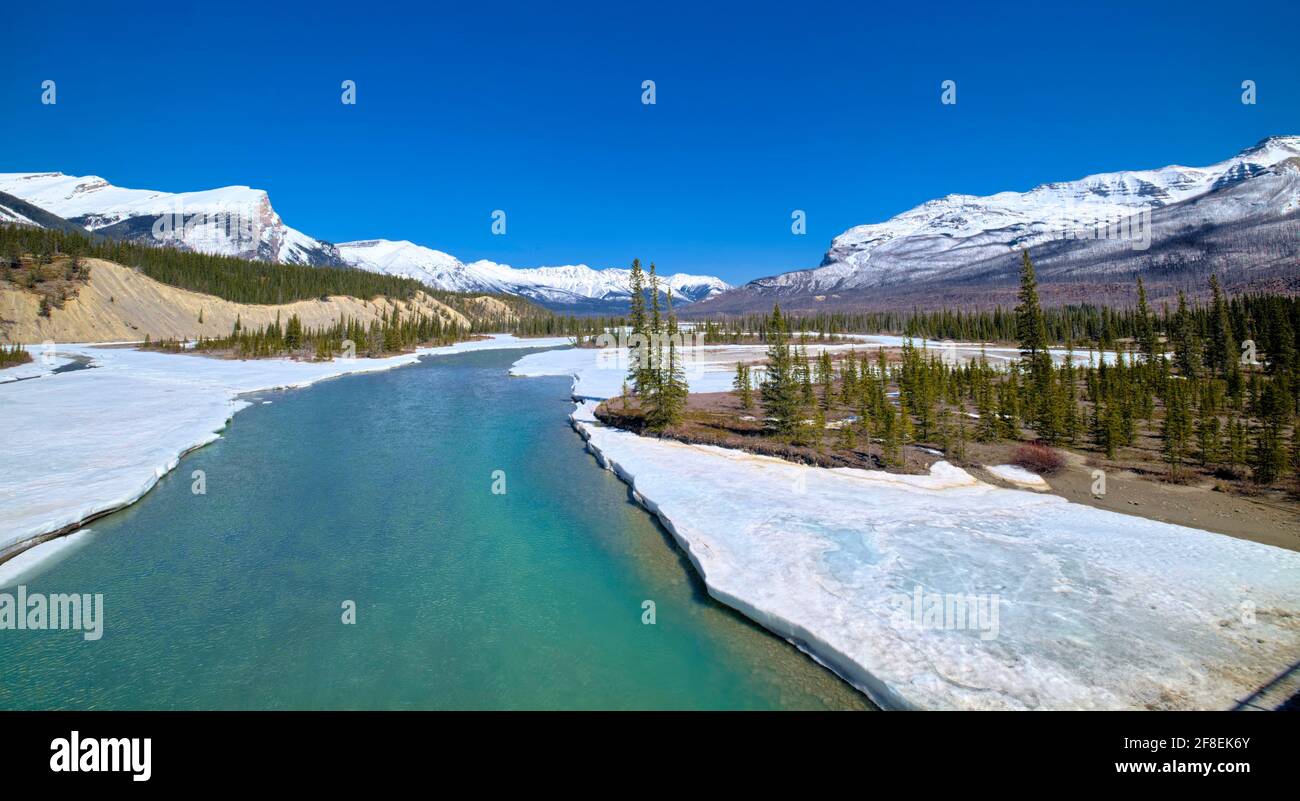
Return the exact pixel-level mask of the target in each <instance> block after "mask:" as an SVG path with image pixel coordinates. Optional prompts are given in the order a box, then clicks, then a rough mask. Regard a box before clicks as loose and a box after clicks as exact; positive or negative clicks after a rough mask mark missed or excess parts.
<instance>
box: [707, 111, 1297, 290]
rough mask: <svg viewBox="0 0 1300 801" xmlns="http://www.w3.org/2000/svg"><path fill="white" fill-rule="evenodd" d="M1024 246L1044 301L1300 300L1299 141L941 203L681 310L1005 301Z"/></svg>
mask: <svg viewBox="0 0 1300 801" xmlns="http://www.w3.org/2000/svg"><path fill="white" fill-rule="evenodd" d="M1025 248H1029V249H1030V254H1031V256H1032V257H1033V259H1034V263H1035V265H1036V267H1037V272H1038V276H1039V280H1040V281H1041V282H1042V283H1043V284H1044V287H1043V292H1044V296H1045V298H1046V299H1047V300H1048V301H1049V302H1079V301H1103V300H1110V301H1114V300H1116V296H1122V297H1124V298H1128V297H1129V296H1130V294H1131V292H1132V286H1133V283H1134V276H1135V275H1138V274H1141V275H1143V276H1144V280H1145V281H1146V282H1147V283H1148V285H1149V286H1151V287H1152V288H1153V290H1154V294H1155V295H1156V296H1157V297H1160V296H1167V295H1169V294H1172V293H1173V292H1174V291H1176V290H1177V289H1180V288H1187V289H1190V290H1193V291H1195V292H1197V293H1200V292H1201V291H1203V288H1204V285H1205V280H1206V279H1207V278H1208V276H1209V274H1210V273H1211V272H1218V273H1219V276H1220V278H1221V279H1222V280H1224V282H1225V284H1226V285H1228V286H1229V287H1231V288H1234V289H1238V290H1240V289H1249V288H1261V289H1262V288H1269V289H1275V290H1282V291H1292V292H1294V291H1298V290H1300V137H1297V136H1277V137H1272V138H1269V139H1265V140H1263V141H1262V142H1260V143H1259V144H1257V145H1255V146H1254V147H1250V148H1247V149H1246V150H1243V151H1241V152H1240V153H1239V154H1237V155H1236V156H1233V157H1232V158H1230V159H1227V160H1226V161H1222V162H1219V163H1218V164H1213V165H1211V166H1209V167H1179V166H1170V167H1162V168H1159V169H1154V170H1140V171H1131V172H1114V173H1103V174H1100V175H1090V176H1088V177H1086V178H1081V179H1079V180H1076V181H1066V182H1061V183H1049V184H1043V185H1042V186H1038V187H1035V188H1033V189H1031V190H1029V191H1027V192H1000V193H998V194H996V195H990V196H988V197H976V196H974V195H947V196H945V197H942V198H939V199H937V200H931V201H928V202H926V203H922V204H921V205H920V206H917V207H916V208H913V209H911V210H909V211H905V212H903V213H902V214H899V215H898V216H896V217H892V218H890V219H888V220H886V221H885V222H882V223H873V224H869V225H859V226H855V227H853V228H850V229H849V230H847V231H845V232H844V233H842V234H840V235H839V236H837V237H835V239H834V240H833V241H832V242H831V246H830V249H829V250H827V252H826V255H825V257H824V258H823V259H822V263H821V265H820V266H818V267H816V268H814V269H809V270H797V271H794V272H788V273H782V274H781V275H776V276H772V277H769V278H759V279H757V280H754V281H751V282H749V283H748V284H745V285H744V286H740V287H737V288H736V289H733V290H731V291H729V292H725V293H721V294H719V295H717V296H716V297H713V298H711V299H709V300H707V301H706V302H704V303H700V304H697V305H696V306H693V307H692V308H691V309H690V310H689V312H688V313H689V314H691V315H706V314H714V313H736V312H747V311H757V310H763V309H770V308H771V307H772V304H773V303H774V302H778V301H779V302H781V303H782V304H783V305H784V306H785V307H788V308H790V309H794V310H800V311H818V310H843V309H849V308H890V307H893V308H911V307H913V306H915V307H919V308H936V307H942V306H947V307H960V306H962V305H964V304H970V303H978V304H989V305H991V304H994V303H1003V304H1005V303H1007V302H1008V301H1010V302H1012V303H1014V298H1013V297H1012V295H1013V292H1014V286H1015V280H1016V276H1017V271H1018V268H1019V251H1020V250H1023V249H1025Z"/></svg>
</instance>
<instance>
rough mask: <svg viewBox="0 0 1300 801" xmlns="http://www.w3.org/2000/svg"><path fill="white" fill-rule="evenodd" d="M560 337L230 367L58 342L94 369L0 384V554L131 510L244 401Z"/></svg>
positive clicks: (214, 433) (501, 339)
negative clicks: (246, 396)
mask: <svg viewBox="0 0 1300 801" xmlns="http://www.w3.org/2000/svg"><path fill="white" fill-rule="evenodd" d="M566 342H567V340H565V339H560V338H551V339H545V340H518V339H515V338H513V337H495V338H493V339H490V340H480V341H475V342H465V343H460V344H457V345H452V346H450V347H444V348H425V349H422V350H420V351H418V352H417V353H416V354H410V355H402V356H393V357H390V358H385V359H337V360H335V361H332V362H295V361H291V360H288V359H262V360H252V361H237V360H229V359H212V358H206V357H203V356H193V355H178V354H169V353H155V352H143V351H137V350H133V349H125V348H105V347H95V346H85V345H60V346H59V351H60V353H61V354H62V353H64V352H68V353H72V354H79V355H84V356H88V357H90V358H91V359H92V360H93V364H94V367H93V369H87V370H76V371H71V372H65V373H59V374H55V375H47V376H44V377H42V378H40V379H38V380H28V381H15V382H11V383H7V384H2V385H0V456H2V457H3V458H0V549H4V548H6V547H8V546H10V545H13V544H15V543H19V542H22V541H24V540H27V539H29V538H31V537H34V536H38V535H40V534H44V533H46V532H50V531H56V530H59V529H61V528H64V527H66V526H70V525H74V524H76V523H78V522H80V521H82V520H85V519H86V518H88V517H92V516H94V515H96V514H99V513H101V512H104V511H106V510H111V509H116V508H119V507H121V506H125V505H128V504H130V503H132V502H134V501H135V500H137V499H138V498H140V497H141V496H142V495H144V493H146V492H148V490H149V489H150V488H151V487H152V486H153V485H154V484H155V483H156V482H157V480H158V479H159V477H161V476H162V475H164V474H165V473H166V472H167V471H169V470H171V469H172V468H173V467H175V466H176V464H177V462H178V460H179V459H180V457H181V456H182V455H183V454H184V453H185V452H186V451H189V450H192V449H193V448H196V447H199V446H201V445H204V444H206V443H208V442H211V441H212V440H214V439H216V438H217V437H218V436H219V435H218V433H217V432H218V431H220V430H221V429H222V428H223V427H224V426H225V424H226V422H227V421H228V420H229V419H230V418H231V416H232V415H234V413H235V412H237V411H239V410H240V409H242V408H244V407H245V406H247V405H248V402H247V401H244V400H241V399H239V397H238V396H239V395H241V394H243V393H247V392H254V391H259V390H266V389H275V388H281V387H302V386H307V385H309V384H312V383H314V382H316V381H320V380H322V379H326V378H333V377H335V376H340V375H345V374H348V373H358V372H371V371H375V370H387V369H391V368H393V367H399V366H402V365H406V364H412V363H414V362H416V361H417V357H418V356H424V355H429V356H439V355H445V354H450V353H459V352H464V351H471V350H482V349H487V348H511V347H549V346H555V345H563V344H566Z"/></svg>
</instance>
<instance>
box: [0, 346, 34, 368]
mask: <svg viewBox="0 0 1300 801" xmlns="http://www.w3.org/2000/svg"><path fill="white" fill-rule="evenodd" d="M31 360H32V355H31V354H30V353H28V352H27V350H26V349H25V348H23V346H22V345H12V346H5V345H0V367H13V366H15V365H19V364H27V363H28V362H30V361H31Z"/></svg>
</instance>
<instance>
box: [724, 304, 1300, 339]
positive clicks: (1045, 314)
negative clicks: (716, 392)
mask: <svg viewBox="0 0 1300 801" xmlns="http://www.w3.org/2000/svg"><path fill="white" fill-rule="evenodd" d="M1177 313H1178V312H1177V309H1176V308H1170V307H1169V306H1168V305H1164V306H1162V307H1161V308H1160V309H1159V310H1147V312H1146V314H1145V317H1144V316H1143V313H1142V312H1141V311H1139V310H1138V309H1137V308H1132V309H1112V308H1109V307H1103V306H1094V305H1089V304H1084V305H1076V306H1062V307H1056V308H1051V309H1043V310H1042V321H1043V331H1044V334H1045V336H1046V337H1047V340H1048V342H1049V343H1051V344H1053V345H1063V344H1064V343H1066V342H1090V343H1096V344H1097V345H1098V346H1099V347H1101V348H1103V349H1106V350H1111V349H1113V348H1114V347H1116V343H1119V342H1121V341H1122V340H1128V339H1134V338H1136V337H1137V336H1138V335H1139V334H1140V333H1141V332H1142V331H1144V330H1146V328H1148V327H1149V328H1150V330H1151V331H1152V332H1154V333H1155V334H1156V335H1157V336H1168V335H1169V333H1170V332H1171V331H1172V330H1173V327H1174V325H1175V318H1176V315H1177ZM1223 313H1224V314H1226V315H1227V319H1228V322H1229V323H1230V324H1231V326H1232V329H1233V330H1234V331H1235V332H1236V333H1237V336H1238V340H1239V341H1243V340H1245V339H1252V338H1253V339H1254V341H1255V342H1257V343H1263V342H1270V344H1272V343H1274V342H1275V340H1276V339H1277V336H1278V335H1275V334H1274V332H1276V331H1280V328H1279V321H1280V320H1281V319H1285V318H1289V319H1290V320H1291V324H1292V328H1293V329H1294V324H1295V321H1296V320H1297V319H1300V298H1294V297H1285V296H1280V295H1266V294H1251V295H1242V296H1239V297H1234V298H1232V299H1231V300H1229V301H1227V302H1226V307H1225V308H1224V310H1223ZM1186 314H1188V315H1190V325H1191V326H1192V328H1193V331H1194V332H1195V333H1196V334H1197V335H1198V336H1201V337H1203V338H1206V339H1209V338H1210V337H1211V335H1212V332H1213V331H1214V330H1215V326H1216V324H1217V323H1216V322H1215V320H1214V319H1213V314H1214V311H1213V309H1212V308H1211V305H1210V304H1202V305H1193V306H1191V307H1190V308H1188V309H1187V310H1186ZM784 323H785V327H786V330H787V332H788V333H790V334H792V335H796V336H798V337H799V338H800V339H807V338H814V339H825V338H828V337H829V336H830V335H836V334H847V333H857V334H895V335H899V336H909V337H912V338H913V339H928V340H943V339H951V340H956V341H963V342H1013V341H1016V340H1017V338H1018V336H1019V332H1018V325H1019V323H1018V319H1017V316H1016V313H1015V312H1014V311H1013V310H1008V309H1003V308H1001V307H999V308H995V309H990V310H976V311H963V310H959V309H957V310H953V309H946V310H943V311H928V312H921V311H912V312H863V313H858V314H854V313H841V312H836V313H827V314H817V315H802V316H801V315H787V316H786V317H785V318H784ZM772 324H773V321H772V316H771V315H770V314H750V315H744V316H739V317H729V318H727V319H726V320H722V321H706V322H701V323H700V324H699V327H700V328H701V329H702V330H704V332H705V341H706V342H710V343H725V342H737V341H742V340H743V339H744V338H745V337H746V336H753V335H757V336H758V337H759V338H760V339H764V338H765V337H766V334H767V332H768V331H769V330H771V327H772Z"/></svg>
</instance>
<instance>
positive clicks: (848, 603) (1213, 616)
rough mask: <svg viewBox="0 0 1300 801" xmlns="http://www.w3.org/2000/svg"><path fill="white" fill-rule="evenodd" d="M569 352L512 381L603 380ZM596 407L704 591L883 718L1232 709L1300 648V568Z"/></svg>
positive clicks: (1266, 551)
mask: <svg viewBox="0 0 1300 801" xmlns="http://www.w3.org/2000/svg"><path fill="white" fill-rule="evenodd" d="M573 353H574V352H573V351H566V352H556V353H552V354H532V355H530V356H527V357H525V358H523V359H521V360H520V361H519V362H517V363H516V364H515V366H514V368H512V372H514V373H515V374H519V375H527V374H534V373H536V374H543V375H554V374H571V375H575V376H576V379H577V380H576V386H579V387H581V386H584V385H585V386H587V387H592V386H600V385H601V383H605V384H608V376H606V377H605V378H603V379H602V378H600V377H599V376H597V377H596V378H594V379H592V378H591V377H590V376H588V375H584V373H585V372H586V371H587V370H595V369H596V368H595V366H594V357H591V358H592V361H591V362H590V363H589V364H588V365H587V366H586V367H584V366H582V365H581V364H577V363H576V362H575V359H577V358H578V357H576V356H574V355H572V354H573ZM734 360H735V359H734V358H732V359H727V358H719V359H718V360H717V361H718V363H719V364H725V363H728V362H731V361H734ZM600 372H605V371H600ZM718 372H721V371H718ZM724 374H725V373H724ZM711 380H716V379H711V378H705V379H704V380H703V381H702V384H704V385H708V383H707V382H708V381H711ZM584 381H585V382H586V383H585V384H584ZM620 383H621V381H620ZM692 387H693V388H695V389H697V391H698V387H696V385H695V383H694V382H692ZM578 394H585V393H582V392H579V393H578ZM594 405H595V404H594V403H590V402H588V403H584V404H583V405H582V406H581V407H580V409H579V410H578V412H576V413H575V414H574V424H575V427H577V428H578V429H579V430H580V431H581V433H582V434H583V436H584V437H585V438H586V439H587V442H588V448H589V450H591V451H592V453H593V454H595V455H596V457H597V458H598V459H599V460H600V462H601V463H602V464H604V465H605V466H607V467H609V468H610V469H612V470H614V471H615V472H616V473H618V475H620V476H621V477H622V478H623V479H624V480H625V481H626V482H627V483H628V484H629V485H631V487H632V492H633V494H634V496H635V497H636V498H637V499H638V500H639V501H640V502H641V503H643V504H644V505H645V506H646V507H647V508H648V509H650V510H651V511H652V512H653V513H655V514H657V515H658V516H659V518H660V519H661V520H662V521H663V523H664V525H665V526H666V527H667V528H668V529H669V530H670V531H671V532H672V533H673V535H674V536H675V537H676V538H677V541H678V542H679V543H680V545H681V547H682V548H683V549H684V550H685V552H686V553H687V554H688V556H689V558H690V559H691V561H692V563H693V564H694V565H695V566H696V568H697V570H698V571H699V573H700V575H701V576H702V577H703V579H704V582H705V584H706V585H707V586H708V589H709V592H710V594H711V595H713V596H714V597H715V598H718V599H719V600H720V601H722V602H723V603H726V604H728V605H730V606H732V607H734V608H736V609H738V610H739V611H741V612H743V613H744V614H746V615H748V616H749V617H751V618H753V619H754V620H756V621H757V622H759V623H761V624H762V625H763V626H765V627H767V628H768V629H770V630H772V631H773V632H775V633H777V634H779V635H781V636H783V637H786V638H787V639H790V640H791V641H793V642H795V643H796V644H797V645H799V646H800V647H801V648H803V649H804V650H806V651H808V652H809V653H810V654H812V655H813V656H814V657H816V658H817V659H818V660H820V661H822V662H823V663H825V664H827V665H829V666H830V667H832V668H833V669H834V670H835V671H836V672H838V673H839V674H840V675H841V676H843V677H845V678H846V679H848V680H849V681H851V682H852V683H854V684H855V685H856V686H858V687H859V688H861V689H862V690H863V691H864V692H866V693H867V694H868V695H870V696H871V697H872V698H873V699H874V700H875V701H876V702H877V703H879V704H881V705H882V706H884V707H886V708H935V709H1021V708H1029V709H1077V708H1146V709H1164V708H1175V709H1182V708H1196V709H1201V708H1210V709H1215V708H1228V707H1231V706H1232V705H1233V703H1234V701H1236V700H1237V699H1240V698H1244V697H1245V696H1247V695H1248V694H1249V693H1250V692H1252V691H1253V690H1255V689H1256V688H1257V687H1259V686H1261V685H1263V684H1265V683H1266V682H1267V681H1268V680H1270V679H1271V678H1273V676H1274V675H1276V674H1277V673H1280V672H1281V671H1283V670H1284V669H1286V668H1287V667H1288V666H1289V665H1290V664H1291V663H1292V662H1293V661H1294V659H1295V657H1296V654H1297V653H1300V554H1297V553H1294V552H1291V551H1286V550H1283V549H1279V548H1273V547H1270V546H1266V545H1259V544H1256V543H1251V542H1247V541H1244V540H1238V539H1233V538H1231V537H1226V536H1222V535H1218V534H1212V533H1209V532H1205V531H1200V530H1196V529H1190V528H1184V527H1181V526H1174V525H1169V524H1165V523H1160V522H1156V521H1151V520H1145V519H1141V518H1135V517H1129V516H1125V515H1119V514H1115V513H1112V512H1106V511H1103V510H1099V509H1093V508H1090V507H1085V506H1080V505H1077V504H1072V503H1069V502H1067V501H1065V500H1063V499H1061V498H1058V497H1056V496H1052V495H1044V494H1040V493H1036V492H1028V491H1021V490H1010V489H1001V488H997V487H993V486H990V485H988V484H985V483H983V482H980V481H978V480H976V479H975V478H973V477H972V476H970V475H969V474H967V473H966V472H965V471H963V470H960V469H958V468H956V467H954V466H952V465H949V464H947V463H943V462H941V463H939V464H937V465H935V467H934V469H933V471H932V473H931V474H930V475H928V476H905V475H894V474H889V473H884V472H878V471H865V470H852V469H835V470H827V469H821V468H814V467H808V466H805V465H798V464H793V463H789V462H785V461H781V460H778V459H771V458H767V457H760V456H754V455H751V454H746V453H742V452H739V451H732V450H726V449H722V448H715V447H709V446H697V445H686V444H683V443H678V442H673V441H668V440H658V439H653V438H645V437H639V436H637V435H635V434H631V433H629V432H624V431H619V430H616V429H611V428H608V427H605V426H603V425H601V424H599V423H597V422H595V421H594V419H593V418H592V416H591V410H592V409H593V408H594ZM965 613H969V615H967V614H965Z"/></svg>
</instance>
